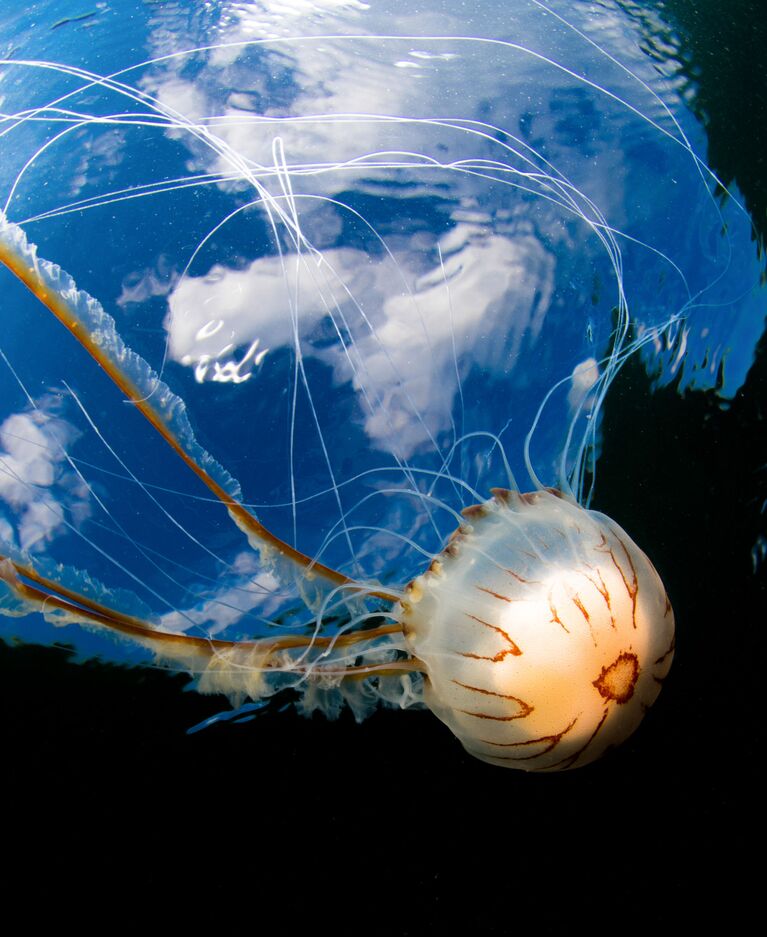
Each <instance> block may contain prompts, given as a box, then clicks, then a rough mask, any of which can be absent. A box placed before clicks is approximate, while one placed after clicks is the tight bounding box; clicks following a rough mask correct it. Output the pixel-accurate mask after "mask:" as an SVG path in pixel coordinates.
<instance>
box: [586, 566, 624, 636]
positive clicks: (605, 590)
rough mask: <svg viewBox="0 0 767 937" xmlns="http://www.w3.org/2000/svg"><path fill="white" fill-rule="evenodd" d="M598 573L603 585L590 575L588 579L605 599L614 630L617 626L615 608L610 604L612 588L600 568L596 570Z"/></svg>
mask: <svg viewBox="0 0 767 937" xmlns="http://www.w3.org/2000/svg"><path fill="white" fill-rule="evenodd" d="M596 574H597V576H599V582H600V583H601V585H597V583H596V582H595V581H594V580H593V579H592V578H591V577H590V576H586V579H588V581H589V582H590V583H591V585H592V586H593V587H594V588H595V589H596V590H597V592H598V593H599V594H600V595H601V596H602V598H603V599H604V600H605V605H606V606H607V611H608V612H609V613H610V624H611V625H612V627H613V630H615V628H616V627H617V626H616V624H615V616H614V615H613V608H612V605H611V604H610V590H609V589H608V588H607V584H606V583H605V581H604V579H603V578H602V573H600V571H599V570H596Z"/></svg>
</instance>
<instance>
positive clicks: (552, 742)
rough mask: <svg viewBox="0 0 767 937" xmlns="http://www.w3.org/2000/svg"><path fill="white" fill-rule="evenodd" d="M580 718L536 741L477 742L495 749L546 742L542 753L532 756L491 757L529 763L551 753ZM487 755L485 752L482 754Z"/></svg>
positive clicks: (481, 740)
mask: <svg viewBox="0 0 767 937" xmlns="http://www.w3.org/2000/svg"><path fill="white" fill-rule="evenodd" d="M579 718H580V717H579V716H576V717H575V719H573V721H572V722H571V723H570V725H569V726H567V727H566V728H565V729H562V731H561V732H555V733H554V734H553V735H540V736H539V737H538V738H537V739H525V740H524V741H522V742H492V741H490V739H478V740H477V741H479V742H482V743H483V744H484V745H494V746H495V747H496V748H524V747H525V746H527V745H539V744H540V743H541V742H547V743H548V744H547V745H546V747H545V748H544V749H543V751H540V752H535V754H533V755H501V754H498V755H491V756H490V757H491V758H499V759H502V760H504V761H531V760H532V759H534V758H540V757H541V755H547V754H548V753H549V752H550V751H553V749H555V748H556V747H557V745H559V743H560V742H561V741H562V739H563V738H564V737H565V736H566V735H567V733H568V732H569V731H570V729H572V727H573V726H574V725H575V723H576V722H577V721H578V719H579ZM484 754H487V752H484Z"/></svg>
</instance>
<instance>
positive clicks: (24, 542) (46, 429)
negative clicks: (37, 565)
mask: <svg viewBox="0 0 767 937" xmlns="http://www.w3.org/2000/svg"><path fill="white" fill-rule="evenodd" d="M54 406H55V404H54V403H53V402H52V401H51V400H44V401H42V402H41V405H40V407H39V408H38V409H36V410H28V411H24V412H21V413H13V414H11V415H10V416H9V417H7V418H6V419H5V420H4V421H3V423H2V424H0V539H2V540H3V541H4V542H6V543H11V544H13V545H14V546H16V547H19V548H21V549H22V550H24V551H32V552H34V551H38V550H42V549H44V547H45V545H46V543H47V542H49V541H51V540H52V539H53V538H54V537H55V536H57V535H58V534H60V533H62V532H63V531H64V529H65V526H66V520H69V521H70V522H75V523H80V522H81V521H82V520H84V519H85V518H86V517H87V516H88V515H89V514H90V507H89V503H88V490H87V487H86V485H85V483H84V482H83V481H82V480H81V479H80V478H79V477H78V475H77V473H76V472H75V471H74V470H73V469H71V468H70V467H69V466H68V463H67V459H66V448H67V446H68V445H70V444H71V443H72V442H73V441H74V440H75V438H76V437H77V431H76V430H75V428H74V427H73V426H72V425H71V424H70V423H68V422H67V421H66V420H63V419H61V418H60V417H57V416H54V415H53V413H52V410H53V408H54ZM65 517H66V519H65Z"/></svg>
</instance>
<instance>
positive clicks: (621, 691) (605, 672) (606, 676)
mask: <svg viewBox="0 0 767 937" xmlns="http://www.w3.org/2000/svg"><path fill="white" fill-rule="evenodd" d="M638 676H639V662H638V661H637V659H636V655H635V654H628V653H626V652H625V651H624V652H623V653H622V654H619V655H618V657H616V659H615V660H614V661H613V662H612V664H610V666H609V667H603V668H602V673H601V674H600V675H599V677H597V679H596V680H595V681H594V686H595V687H596V688H597V690H598V691H599V693H600V695H601V696H603V697H604V698H605V699H609V700H614V701H615V702H616V703H627V702H628V701H629V700H630V699H631V697H632V696H633V693H634V686H635V684H636V681H637V677H638Z"/></svg>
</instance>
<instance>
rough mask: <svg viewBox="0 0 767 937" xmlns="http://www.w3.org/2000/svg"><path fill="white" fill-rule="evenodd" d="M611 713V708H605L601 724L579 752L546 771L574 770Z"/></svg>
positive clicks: (549, 766)
mask: <svg viewBox="0 0 767 937" xmlns="http://www.w3.org/2000/svg"><path fill="white" fill-rule="evenodd" d="M608 712H609V707H605V711H604V712H603V713H602V718H601V719H600V720H599V724H598V725H597V727H596V729H594V731H593V732H592V733H591V735H590V736H589V737H588V739H587V740H586V741H585V742H584V743H583V745H581V747H580V748H579V749H578V751H576V752H573V753H572V755H568V756H567V758H563V759H562V761H558V762H556V763H555V764H553V765H547V767H546V769H545V770H546V771H563V770H564V769H565V768H572V766H573V765H574V764H575V762H576V761H577V760H578V759H579V758H580V757H581V755H582V754H583V753H584V752H585V751H586V749H587V748H588V747H589V745H591V743H592V742H593V741H594V739H595V738H596V737H597V733H598V732H599V730H600V729H601V728H602V726H603V725H604V724H605V719H607V713H608Z"/></svg>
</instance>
